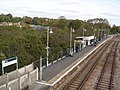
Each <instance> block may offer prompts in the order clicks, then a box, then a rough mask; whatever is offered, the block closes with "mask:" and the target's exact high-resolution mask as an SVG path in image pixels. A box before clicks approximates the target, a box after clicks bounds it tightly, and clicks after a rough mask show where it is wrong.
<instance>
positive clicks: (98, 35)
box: [98, 29, 100, 41]
mask: <svg viewBox="0 0 120 90" xmlns="http://www.w3.org/2000/svg"><path fill="white" fill-rule="evenodd" d="M99 31H100V30H99V29H98V41H99V37H100V36H99Z"/></svg>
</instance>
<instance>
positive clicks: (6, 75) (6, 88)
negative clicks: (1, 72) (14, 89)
mask: <svg viewBox="0 0 120 90" xmlns="http://www.w3.org/2000/svg"><path fill="white" fill-rule="evenodd" d="M5 75H6V90H8V74H7V73H6V74H5Z"/></svg>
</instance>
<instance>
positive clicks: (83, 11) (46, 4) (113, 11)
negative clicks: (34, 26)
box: [0, 0, 120, 26]
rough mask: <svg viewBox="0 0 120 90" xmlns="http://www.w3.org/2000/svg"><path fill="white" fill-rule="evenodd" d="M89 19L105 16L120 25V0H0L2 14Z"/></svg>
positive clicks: (112, 22) (111, 22) (0, 12)
mask: <svg viewBox="0 0 120 90" xmlns="http://www.w3.org/2000/svg"><path fill="white" fill-rule="evenodd" d="M2 13H3V14H8V13H11V14H12V15H13V16H18V17H23V16H30V17H47V18H58V17H59V16H65V17H66V18H67V19H80V20H88V19H93V18H105V19H107V20H108V21H109V22H110V24H111V25H113V24H115V25H119V26H120V0H0V14H2Z"/></svg>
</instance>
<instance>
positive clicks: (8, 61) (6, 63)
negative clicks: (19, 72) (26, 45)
mask: <svg viewBox="0 0 120 90" xmlns="http://www.w3.org/2000/svg"><path fill="white" fill-rule="evenodd" d="M12 64H16V67H17V68H18V59H17V57H12V58H9V59H5V60H3V61H2V71H3V74H4V67H7V66H9V65H12Z"/></svg>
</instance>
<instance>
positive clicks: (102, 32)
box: [101, 29, 103, 40]
mask: <svg viewBox="0 0 120 90" xmlns="http://www.w3.org/2000/svg"><path fill="white" fill-rule="evenodd" d="M102 31H103V30H102V29H101V40H102V37H103V35H102V34H103V32H102Z"/></svg>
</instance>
